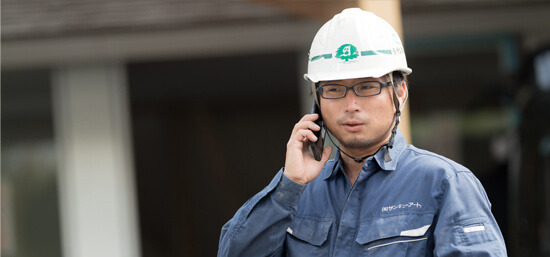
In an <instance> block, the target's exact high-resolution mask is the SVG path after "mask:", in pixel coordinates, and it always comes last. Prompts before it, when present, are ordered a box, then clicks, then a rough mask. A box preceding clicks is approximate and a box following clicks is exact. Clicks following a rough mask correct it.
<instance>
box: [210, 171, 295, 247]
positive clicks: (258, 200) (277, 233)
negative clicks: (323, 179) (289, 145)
mask: <svg viewBox="0 0 550 257" xmlns="http://www.w3.org/2000/svg"><path fill="white" fill-rule="evenodd" d="M304 188H305V185H301V184H298V183H296V182H294V181H292V180H290V179H289V178H287V177H286V176H285V175H284V174H283V170H280V171H279V172H278V173H277V175H276V176H275V178H273V180H272V181H271V183H270V184H269V185H268V186H267V187H266V188H264V189H263V190H262V191H261V192H259V193H258V194H256V195H255V196H254V197H252V198H251V199H250V200H248V201H247V202H246V203H245V204H244V205H243V206H242V207H241V208H240V209H239V210H238V211H237V213H236V214H235V216H233V218H232V219H231V220H230V221H229V222H227V223H226V224H225V225H224V226H223V227H222V231H221V236H220V242H219V247H218V257H221V256H282V255H283V253H282V252H283V244H284V240H285V236H286V230H287V228H288V225H289V224H290V221H291V214H292V213H293V212H294V211H295V210H296V205H297V202H298V200H299V199H300V196H301V194H302V192H303V190H304Z"/></svg>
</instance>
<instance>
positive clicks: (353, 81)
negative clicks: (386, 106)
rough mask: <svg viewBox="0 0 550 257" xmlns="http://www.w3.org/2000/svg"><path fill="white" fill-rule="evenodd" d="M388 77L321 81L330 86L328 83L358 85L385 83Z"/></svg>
mask: <svg viewBox="0 0 550 257" xmlns="http://www.w3.org/2000/svg"><path fill="white" fill-rule="evenodd" d="M387 77H388V75H384V76H382V77H378V78H375V77H365V78H354V79H338V80H325V81H320V82H321V83H322V84H328V83H337V84H338V83H358V82H362V81H384V80H386V79H387Z"/></svg>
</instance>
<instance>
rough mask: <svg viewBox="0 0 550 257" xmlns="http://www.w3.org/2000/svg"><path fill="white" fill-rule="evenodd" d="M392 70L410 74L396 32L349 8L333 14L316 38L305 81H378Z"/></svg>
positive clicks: (364, 12) (384, 22) (363, 13)
mask: <svg viewBox="0 0 550 257" xmlns="http://www.w3.org/2000/svg"><path fill="white" fill-rule="evenodd" d="M393 71H402V72H403V73H404V74H406V75H408V74H410V73H411V72H412V70H411V69H410V68H409V67H407V60H406V58H405V50H404V49H403V44H402V43H401V39H399V36H398V35H397V32H395V30H394V29H393V28H392V26H391V25H390V24H389V23H387V22H386V21H385V20H383V19H382V18H380V17H378V16H376V15H375V14H373V13H370V12H366V11H363V10H361V9H359V8H350V9H345V10H344V11H342V13H339V14H337V15H335V16H334V17H333V18H332V19H331V20H330V21H328V22H327V23H325V25H323V26H322V27H321V29H320V30H319V31H318V32H317V34H316V35H315V38H314V39H313V43H312V44H311V49H310V51H309V61H308V69H307V73H306V74H304V78H305V79H307V80H309V81H312V82H314V83H317V82H319V81H327V80H341V79H354V78H363V77H374V78H378V77H381V76H384V75H386V74H388V73H390V72H393Z"/></svg>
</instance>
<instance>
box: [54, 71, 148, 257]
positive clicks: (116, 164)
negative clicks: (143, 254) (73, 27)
mask: <svg viewBox="0 0 550 257" xmlns="http://www.w3.org/2000/svg"><path fill="white" fill-rule="evenodd" d="M53 86H54V96H53V97H54V105H55V110H54V118H55V140H56V145H57V146H58V147H59V149H58V150H59V151H58V152H59V161H58V163H59V172H60V173H59V176H58V177H59V192H60V206H61V227H62V246H63V256H67V257H96V256H102V257H135V256H140V248H139V242H138V241H139V239H138V238H139V233H138V226H137V208H136V199H135V198H136V192H135V191H136V190H135V183H134V174H133V167H132V161H131V149H132V148H131V146H130V144H131V143H130V138H131V137H130V132H129V131H130V130H129V124H130V122H129V116H128V100H127V92H126V81H125V70H124V67H123V66H122V65H97V66H95V65H91V66H78V67H75V66H71V67H62V68H59V69H56V70H54V76H53Z"/></svg>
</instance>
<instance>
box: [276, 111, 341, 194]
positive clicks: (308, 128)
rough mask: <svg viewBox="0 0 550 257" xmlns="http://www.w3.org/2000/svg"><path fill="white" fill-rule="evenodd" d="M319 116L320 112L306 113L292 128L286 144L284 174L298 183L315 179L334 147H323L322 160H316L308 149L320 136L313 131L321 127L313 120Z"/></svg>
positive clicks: (305, 182)
mask: <svg viewBox="0 0 550 257" xmlns="http://www.w3.org/2000/svg"><path fill="white" fill-rule="evenodd" d="M318 118H319V115H318V114H308V115H305V116H304V117H303V118H302V119H301V120H300V121H299V122H298V123H296V125H295V126H294V129H293V130H292V135H291V136H290V140H289V141H288V144H287V145H286V160H285V171H284V174H285V176H287V177H288V178H289V179H291V180H293V181H294V182H296V183H300V184H307V183H309V182H311V181H312V180H314V179H315V178H316V177H317V176H318V175H319V173H320V172H321V169H322V168H323V166H324V165H325V163H326V162H327V161H328V158H329V157H330V152H331V151H332V147H330V146H326V147H325V148H324V149H323V157H322V158H321V161H316V160H315V158H314V157H313V154H312V153H311V152H310V151H308V146H309V144H310V142H317V140H318V138H317V137H316V136H315V135H314V134H313V131H312V130H314V131H319V130H320V129H321V128H320V127H319V126H318V125H317V124H315V123H314V122H313V121H315V120H317V119H318Z"/></svg>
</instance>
